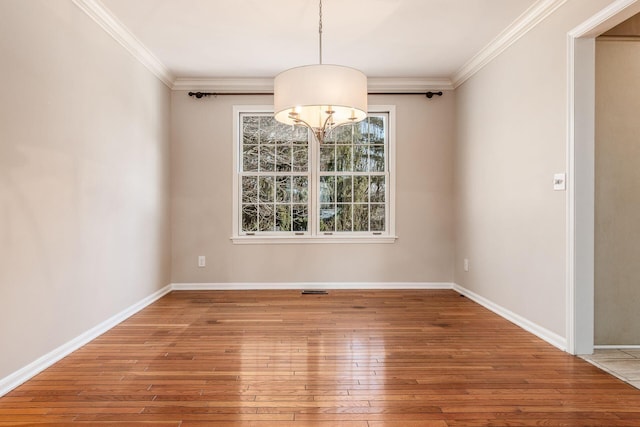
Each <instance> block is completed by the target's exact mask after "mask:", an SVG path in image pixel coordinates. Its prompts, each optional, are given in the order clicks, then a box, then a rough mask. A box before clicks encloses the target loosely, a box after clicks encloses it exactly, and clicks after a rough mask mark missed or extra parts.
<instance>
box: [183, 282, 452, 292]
mask: <svg viewBox="0 0 640 427" xmlns="http://www.w3.org/2000/svg"><path fill="white" fill-rule="evenodd" d="M171 289H172V290H174V291H234V290H235V291H248V290H251V291H255V290H303V289H309V290H321V289H322V290H334V289H398V290H400V289H453V283H448V282H297V283H296V282H287V283H285V282H275V283H240V282H236V283H172V284H171Z"/></svg>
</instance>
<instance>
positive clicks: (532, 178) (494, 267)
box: [454, 0, 611, 337]
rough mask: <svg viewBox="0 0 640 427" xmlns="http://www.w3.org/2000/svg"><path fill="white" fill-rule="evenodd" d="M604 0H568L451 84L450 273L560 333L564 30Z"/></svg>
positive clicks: (563, 276) (563, 295)
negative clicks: (557, 180)
mask: <svg viewBox="0 0 640 427" xmlns="http://www.w3.org/2000/svg"><path fill="white" fill-rule="evenodd" d="M609 3H611V1H610V0H569V1H568V2H566V3H565V4H564V5H563V6H561V7H560V8H559V9H558V10H557V11H556V12H555V13H554V14H553V15H551V16H549V17H548V18H546V19H545V20H544V21H543V22H541V23H540V24H539V25H538V26H537V27H536V28H534V29H533V30H532V31H530V32H529V33H527V34H526V35H525V36H524V37H522V38H521V39H520V40H519V41H518V42H516V43H515V44H514V45H512V46H511V47H509V48H508V49H507V50H506V51H504V52H503V53H502V54H501V55H500V56H499V57H497V58H496V59H495V60H494V61H492V62H491V63H490V64H488V65H487V66H486V67H485V68H484V69H482V70H481V71H480V72H479V73H477V74H476V75H474V76H473V77H472V78H471V79H470V80H468V81H467V82H465V83H464V84H463V85H462V86H460V87H459V88H458V89H457V90H456V95H457V99H456V104H457V106H458V113H457V125H456V130H457V145H456V154H455V160H454V165H455V168H456V172H455V179H454V182H455V194H456V207H455V211H456V214H457V218H456V224H455V230H456V235H457V236H456V251H455V281H456V283H458V284H460V285H462V286H464V287H466V288H467V289H469V290H471V291H473V292H475V293H477V294H479V295H481V296H482V297H484V298H486V299H488V300H490V301H492V302H493V303H495V304H498V305H500V306H502V307H504V308H506V309H507V310H510V311H512V312H513V313H515V314H517V315H519V316H522V317H524V318H525V319H527V320H529V321H531V322H533V323H535V324H537V325H539V326H541V327H543V328H545V329H547V330H548V331H550V332H552V333H555V334H557V335H559V336H561V337H566V316H565V311H566V292H567V289H566V273H567V272H566V255H565V254H566V252H565V251H566V247H567V242H566V231H567V230H566V224H565V223H566V210H565V205H566V192H555V191H553V190H552V178H553V174H554V173H558V172H566V163H567V158H566V150H567V93H568V90H567V63H568V60H567V32H568V31H569V30H571V29H572V28H574V27H575V26H577V25H578V24H580V23H582V22H583V21H585V20H586V19H587V18H589V17H591V16H592V15H593V14H594V13H596V12H597V11H599V10H600V9H602V8H603V7H604V6H606V5H607V4H609ZM464 258H468V259H469V260H470V271H469V272H465V271H463V268H462V267H463V259H464Z"/></svg>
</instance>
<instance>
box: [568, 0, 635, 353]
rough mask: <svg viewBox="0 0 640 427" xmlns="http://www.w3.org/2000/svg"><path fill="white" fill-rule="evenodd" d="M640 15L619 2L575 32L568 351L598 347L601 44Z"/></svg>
mask: <svg viewBox="0 0 640 427" xmlns="http://www.w3.org/2000/svg"><path fill="white" fill-rule="evenodd" d="M638 12H640V0H616V1H614V2H612V3H611V4H610V5H608V6H607V7H605V8H604V9H602V10H600V11H599V12H598V13H596V14H595V15H593V16H592V17H590V18H589V19H587V20H586V21H584V22H583V23H582V24H580V25H578V26H577V27H575V28H574V29H573V30H571V31H569V33H568V34H567V54H568V67H567V72H568V85H567V87H568V97H567V98H568V109H567V119H568V120H567V123H568V126H567V174H568V187H567V190H568V191H567V209H566V211H567V236H566V238H567V254H566V256H567V269H566V272H567V273H566V276H567V277H566V282H567V287H566V288H567V296H566V301H567V308H566V311H567V316H566V317H567V325H566V328H567V334H566V335H567V351H568V352H569V353H571V354H591V353H593V347H594V320H595V319H594V318H595V309H594V307H595V300H594V231H595V229H594V210H595V203H594V191H595V40H596V37H597V36H598V35H600V34H602V33H603V32H605V31H607V30H609V29H611V28H613V27H614V26H616V25H618V24H619V23H621V22H623V21H625V20H626V19H628V18H630V17H631V16H633V15H635V14H636V13H638Z"/></svg>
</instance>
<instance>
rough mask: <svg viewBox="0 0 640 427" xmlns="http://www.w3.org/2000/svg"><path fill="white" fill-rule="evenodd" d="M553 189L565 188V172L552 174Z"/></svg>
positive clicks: (561, 189)
mask: <svg viewBox="0 0 640 427" xmlns="http://www.w3.org/2000/svg"><path fill="white" fill-rule="evenodd" d="M553 189H554V190H555V191H564V190H566V189H567V174H564V173H557V174H554V175H553Z"/></svg>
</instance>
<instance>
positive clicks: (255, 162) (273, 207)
mask: <svg viewBox="0 0 640 427" xmlns="http://www.w3.org/2000/svg"><path fill="white" fill-rule="evenodd" d="M240 119H241V127H240V131H241V136H240V144H239V145H240V147H239V148H240V162H239V165H238V166H239V173H238V176H239V179H240V183H241V185H240V194H239V196H240V207H241V209H240V230H239V231H240V233H244V234H251V235H252V234H257V233H260V234H274V235H277V234H282V233H285V234H287V233H291V234H294V233H295V234H302V233H305V234H306V233H309V232H312V234H315V233H319V234H334V233H336V234H343V235H347V234H358V235H371V234H374V235H375V234H383V233H385V232H387V231H388V229H387V216H388V212H389V210H388V209H389V206H388V194H387V193H388V182H389V172H388V166H387V156H388V153H387V143H388V141H387V114H376V113H373V114H371V115H370V116H369V117H368V118H367V119H366V120H364V121H362V122H360V123H357V124H354V125H348V126H342V127H340V128H337V129H335V130H334V131H333V132H332V134H330V135H329V136H328V137H327V138H326V139H325V141H324V143H323V144H322V145H319V146H316V147H317V148H315V147H314V151H315V153H316V154H317V157H316V160H315V162H316V163H315V166H312V165H311V164H310V162H311V159H312V152H311V150H310V148H311V147H312V146H313V145H311V144H313V143H314V140H313V135H312V134H310V133H309V132H307V131H306V130H305V129H301V128H297V127H296V128H294V127H291V126H287V125H283V124H280V123H278V122H276V121H275V119H274V118H273V115H271V114H256V113H248V114H247V113H244V114H243V113H241V114H240ZM312 183H314V184H313V187H314V188H312V185H311V184H312ZM312 190H313V191H312ZM311 196H313V197H311ZM312 206H314V209H315V213H314V211H312V209H311V207H312ZM310 218H316V219H315V221H314V222H315V225H314V226H313V227H311V224H312V222H311V221H310ZM313 230H317V231H313Z"/></svg>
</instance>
